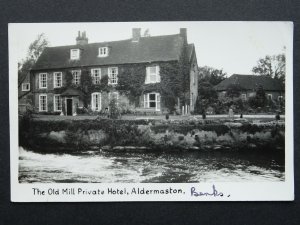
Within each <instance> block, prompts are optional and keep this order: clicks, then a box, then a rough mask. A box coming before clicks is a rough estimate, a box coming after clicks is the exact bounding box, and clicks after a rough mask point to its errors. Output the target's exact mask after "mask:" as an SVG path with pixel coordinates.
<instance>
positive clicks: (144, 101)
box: [144, 94, 146, 108]
mask: <svg viewBox="0 0 300 225" xmlns="http://www.w3.org/2000/svg"><path fill="white" fill-rule="evenodd" d="M144 108H146V95H145V94H144Z"/></svg>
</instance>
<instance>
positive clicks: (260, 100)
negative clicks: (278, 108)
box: [249, 86, 268, 108]
mask: <svg viewBox="0 0 300 225" xmlns="http://www.w3.org/2000/svg"><path fill="white" fill-rule="evenodd" d="M267 101H268V100H267V97H266V93H265V90H264V89H263V87H262V86H259V87H258V89H257V90H256V94H255V96H254V97H252V98H250V99H249V105H250V106H251V107H252V108H258V107H265V106H266V104H267Z"/></svg>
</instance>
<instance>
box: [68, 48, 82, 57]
mask: <svg viewBox="0 0 300 225" xmlns="http://www.w3.org/2000/svg"><path fill="white" fill-rule="evenodd" d="M79 54H80V51H79V49H71V51H70V58H71V59H79Z"/></svg>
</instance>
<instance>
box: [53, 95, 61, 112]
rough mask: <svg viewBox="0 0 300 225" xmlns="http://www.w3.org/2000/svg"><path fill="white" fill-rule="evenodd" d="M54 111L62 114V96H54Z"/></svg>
mask: <svg viewBox="0 0 300 225" xmlns="http://www.w3.org/2000/svg"><path fill="white" fill-rule="evenodd" d="M53 104H54V111H57V112H60V111H61V110H62V97H61V96H60V95H54V96H53Z"/></svg>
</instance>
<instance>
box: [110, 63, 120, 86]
mask: <svg viewBox="0 0 300 225" xmlns="http://www.w3.org/2000/svg"><path fill="white" fill-rule="evenodd" d="M113 70H115V71H116V72H115V73H113ZM118 74H119V70H118V67H108V84H111V85H116V84H118ZM113 76H115V77H113Z"/></svg>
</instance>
